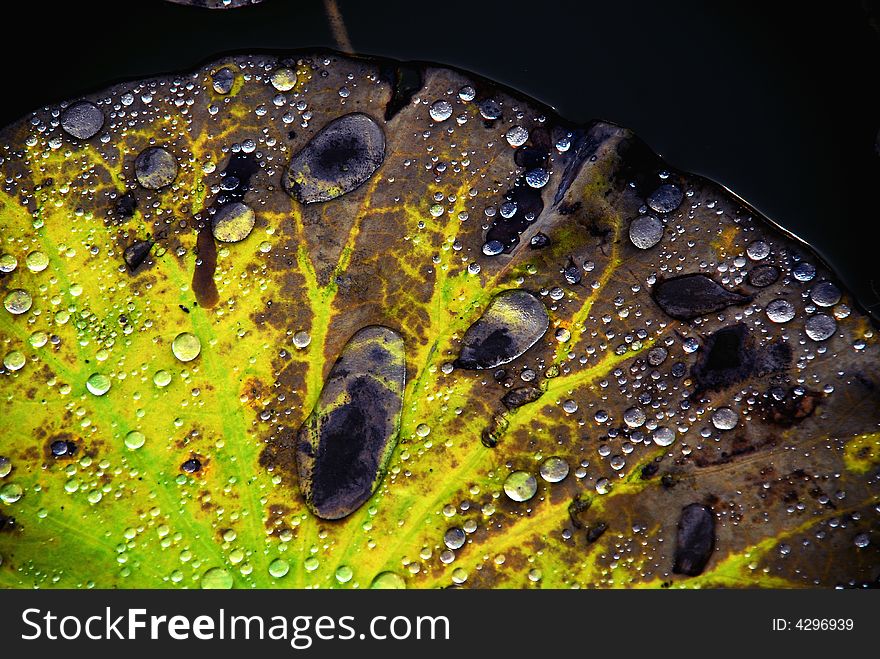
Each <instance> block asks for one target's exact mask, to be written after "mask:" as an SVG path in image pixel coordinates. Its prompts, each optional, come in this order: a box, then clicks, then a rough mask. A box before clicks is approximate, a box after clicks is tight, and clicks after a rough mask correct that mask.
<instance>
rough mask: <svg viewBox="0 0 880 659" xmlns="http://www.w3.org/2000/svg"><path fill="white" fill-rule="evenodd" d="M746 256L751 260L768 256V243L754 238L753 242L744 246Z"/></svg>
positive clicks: (758, 259)
mask: <svg viewBox="0 0 880 659" xmlns="http://www.w3.org/2000/svg"><path fill="white" fill-rule="evenodd" d="M746 256H748V257H749V258H750V259H752V261H760V260H761V259H766V258H767V257H768V256H770V245H768V244H767V243H765V242H764V241H763V240H756V241H755V242H753V243H750V244H749V246H748V247H746Z"/></svg>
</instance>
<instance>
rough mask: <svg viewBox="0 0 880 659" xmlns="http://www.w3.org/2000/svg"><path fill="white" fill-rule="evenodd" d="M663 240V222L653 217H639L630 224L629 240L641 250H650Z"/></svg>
mask: <svg viewBox="0 0 880 659" xmlns="http://www.w3.org/2000/svg"><path fill="white" fill-rule="evenodd" d="M661 238H663V222H661V221H660V220H659V219H657V218H656V217H654V216H653V215H643V216H642V217H637V218H636V219H634V220H633V221H632V222H630V224H629V239H630V242H632V244H633V245H635V246H636V247H638V248H639V249H650V248H651V247H653V246H654V245H656V244H657V243H659V242H660V239H661Z"/></svg>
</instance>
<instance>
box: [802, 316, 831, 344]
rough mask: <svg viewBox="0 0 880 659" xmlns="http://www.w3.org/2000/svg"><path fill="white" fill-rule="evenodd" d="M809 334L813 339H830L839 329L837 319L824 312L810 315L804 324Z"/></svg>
mask: <svg viewBox="0 0 880 659" xmlns="http://www.w3.org/2000/svg"><path fill="white" fill-rule="evenodd" d="M804 329H805V330H806V332H807V336H808V337H810V338H811V339H813V341H825V340H827V339H830V338H831V337H832V336H833V335H834V332H836V331H837V321H836V320H834V318H832V317H831V316H828V315H826V314H824V313H817V314H816V315H815V316H810V317H809V318H808V319H807V322H806V323H805V324H804Z"/></svg>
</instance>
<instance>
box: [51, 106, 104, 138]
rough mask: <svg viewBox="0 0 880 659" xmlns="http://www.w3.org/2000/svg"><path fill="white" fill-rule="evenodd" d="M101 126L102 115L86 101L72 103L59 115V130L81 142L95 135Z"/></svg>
mask: <svg viewBox="0 0 880 659" xmlns="http://www.w3.org/2000/svg"><path fill="white" fill-rule="evenodd" d="M103 125H104V113H103V112H101V110H99V109H98V107H97V106H96V105H95V104H94V103H89V102H88V101H80V102H79V103H74V104H73V105H71V106H70V107H69V108H67V109H66V110H65V111H64V113H63V114H62V115H61V128H63V129H64V132H66V133H67V134H68V135H70V136H71V137H76V138H78V139H81V140H87V139H89V138H90V137H93V136H94V135H96V134H97V133H98V131H99V130H101V127H102V126H103Z"/></svg>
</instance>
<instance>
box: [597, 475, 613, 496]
mask: <svg viewBox="0 0 880 659" xmlns="http://www.w3.org/2000/svg"><path fill="white" fill-rule="evenodd" d="M610 491H611V481H610V480H608V479H607V478H600V479H599V480H597V481H596V494H608V493H609V492H610Z"/></svg>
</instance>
